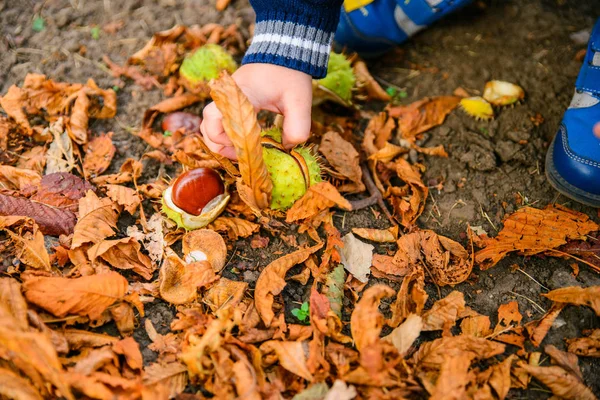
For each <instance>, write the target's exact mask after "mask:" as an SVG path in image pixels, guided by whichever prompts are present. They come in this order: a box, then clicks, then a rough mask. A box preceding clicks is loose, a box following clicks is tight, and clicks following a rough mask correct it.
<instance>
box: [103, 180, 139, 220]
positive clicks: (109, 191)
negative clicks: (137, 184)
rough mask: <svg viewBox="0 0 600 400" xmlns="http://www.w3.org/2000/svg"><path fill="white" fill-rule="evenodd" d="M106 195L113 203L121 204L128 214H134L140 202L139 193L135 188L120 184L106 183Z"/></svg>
mask: <svg viewBox="0 0 600 400" xmlns="http://www.w3.org/2000/svg"><path fill="white" fill-rule="evenodd" d="M105 188H106V195H107V196H108V197H109V198H110V199H111V200H112V201H114V202H115V203H117V204H118V205H120V206H123V208H124V209H125V211H127V212H128V213H129V214H131V215H133V214H135V211H136V210H137V209H138V207H139V206H140V203H141V201H142V200H141V198H140V195H139V194H138V193H137V192H136V191H135V189H132V188H128V187H126V186H121V185H110V184H109V185H106V186H105Z"/></svg>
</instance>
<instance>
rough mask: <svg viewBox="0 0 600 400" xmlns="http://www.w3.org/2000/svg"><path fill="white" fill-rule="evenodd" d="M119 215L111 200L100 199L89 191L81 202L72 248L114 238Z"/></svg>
mask: <svg viewBox="0 0 600 400" xmlns="http://www.w3.org/2000/svg"><path fill="white" fill-rule="evenodd" d="M118 218H119V213H118V212H117V211H115V205H114V203H113V202H112V201H111V200H110V199H109V198H102V199H100V198H98V196H96V194H95V193H94V192H92V191H91V190H89V191H88V192H87V194H86V195H85V197H82V198H81V199H80V200H79V218H78V219H77V225H75V230H74V232H73V241H72V243H71V248H72V249H75V248H77V247H79V246H81V245H82V244H84V243H89V242H91V243H98V242H99V241H101V240H102V239H104V238H106V237H108V236H112V235H113V234H114V233H115V232H114V229H115V228H116V227H117V219H118Z"/></svg>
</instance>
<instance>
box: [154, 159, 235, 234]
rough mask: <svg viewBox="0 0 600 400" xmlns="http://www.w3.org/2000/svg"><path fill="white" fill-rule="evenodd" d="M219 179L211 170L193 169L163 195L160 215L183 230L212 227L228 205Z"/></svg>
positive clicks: (226, 196)
mask: <svg viewBox="0 0 600 400" xmlns="http://www.w3.org/2000/svg"><path fill="white" fill-rule="evenodd" d="M229 197H230V196H229V194H228V193H227V190H226V187H225V184H224V183H223V180H222V179H221V176H220V175H219V174H218V173H217V172H216V171H215V170H212V169H210V168H196V169H192V170H190V171H187V172H184V173H183V174H181V175H180V176H179V177H178V178H177V179H175V181H174V182H173V184H172V185H171V186H169V187H168V188H167V190H165V192H164V193H163V199H162V203H163V207H162V210H163V212H164V213H165V214H166V215H167V217H169V218H171V219H172V220H173V221H175V222H176V223H177V225H178V226H179V227H182V228H185V229H186V230H194V229H199V228H202V227H204V226H206V225H208V224H209V223H211V222H212V221H213V220H214V219H215V218H217V216H218V215H219V214H221V212H223V210H224V209H225V206H226V205H227V202H228V201H229Z"/></svg>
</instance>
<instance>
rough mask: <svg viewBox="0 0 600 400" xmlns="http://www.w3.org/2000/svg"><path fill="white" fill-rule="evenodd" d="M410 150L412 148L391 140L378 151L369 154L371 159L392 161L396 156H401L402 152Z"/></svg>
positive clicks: (385, 161)
mask: <svg viewBox="0 0 600 400" xmlns="http://www.w3.org/2000/svg"><path fill="white" fill-rule="evenodd" d="M409 151H410V149H408V148H406V147H402V146H397V145H395V144H392V143H390V142H386V143H385V146H383V147H382V148H381V149H379V150H377V152H375V153H373V154H371V155H370V156H369V160H372V161H381V162H384V163H387V162H390V161H392V160H393V159H394V158H396V157H397V156H399V155H400V154H406V153H408V152H409Z"/></svg>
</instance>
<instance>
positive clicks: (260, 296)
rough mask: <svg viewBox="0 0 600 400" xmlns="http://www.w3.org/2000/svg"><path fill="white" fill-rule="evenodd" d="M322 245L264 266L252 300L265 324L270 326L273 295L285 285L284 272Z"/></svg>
mask: <svg viewBox="0 0 600 400" xmlns="http://www.w3.org/2000/svg"><path fill="white" fill-rule="evenodd" d="M322 247H323V243H319V244H317V245H315V246H312V247H308V248H306V249H303V250H298V251H295V252H293V253H290V254H287V255H285V256H283V257H281V258H278V259H277V260H275V261H273V262H272V263H270V264H269V265H267V266H266V267H265V269H263V270H262V272H261V273H260V276H259V277H258V280H257V281H256V289H255V290H254V302H255V305H256V309H257V310H258V313H259V314H260V317H261V318H262V320H263V322H264V323H265V326H267V328H268V327H269V326H271V322H273V318H274V317H275V313H274V312H273V301H274V297H275V296H276V295H278V294H279V293H281V291H282V290H283V288H284V287H285V285H286V284H287V283H286V281H285V274H286V273H287V272H288V270H289V269H290V268H292V267H293V266H294V265H296V264H300V263H302V262H304V261H306V259H307V258H308V257H309V256H310V255H311V254H313V253H315V252H316V251H318V250H319V249H321V248H322Z"/></svg>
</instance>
